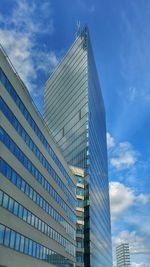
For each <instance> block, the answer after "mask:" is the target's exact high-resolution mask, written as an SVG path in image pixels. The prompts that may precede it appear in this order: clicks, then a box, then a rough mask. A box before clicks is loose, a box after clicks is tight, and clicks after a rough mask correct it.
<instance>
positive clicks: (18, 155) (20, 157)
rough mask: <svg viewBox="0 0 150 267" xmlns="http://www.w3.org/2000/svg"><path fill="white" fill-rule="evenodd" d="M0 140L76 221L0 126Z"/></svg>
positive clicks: (73, 220) (69, 210) (74, 217)
mask: <svg viewBox="0 0 150 267" xmlns="http://www.w3.org/2000/svg"><path fill="white" fill-rule="evenodd" d="M0 140H1V141H2V142H3V143H4V144H5V146H6V147H7V148H8V149H9V150H10V151H11V152H12V153H13V155H15V157H16V158H17V159H18V160H19V161H20V162H21V163H22V164H23V166H24V167H25V168H26V169H27V170H28V171H29V172H30V173H31V174H32V175H33V177H34V178H35V179H36V180H37V181H38V182H39V183H40V184H41V185H42V186H43V188H44V189H45V190H46V191H48V192H49V193H50V195H52V196H53V198H54V199H55V200H56V201H57V202H58V203H59V204H60V206H61V207H62V208H63V209H64V210H65V211H66V213H67V215H68V217H69V218H70V219H71V221H72V222H73V223H75V222H76V215H75V213H74V212H73V211H72V210H71V209H70V208H69V206H68V205H66V203H65V202H64V201H63V200H62V199H61V198H60V196H59V195H58V194H57V193H56V191H55V190H54V189H53V187H52V186H51V185H50V183H49V182H48V181H47V180H46V179H45V177H44V176H43V175H42V174H41V173H40V172H39V171H38V169H37V168H36V167H35V166H34V165H33V163H32V162H31V161H30V160H29V159H28V158H27V157H26V156H25V154H24V153H23V152H22V150H21V149H20V148H19V147H18V146H17V145H16V144H15V142H14V141H13V140H12V139H11V138H10V136H9V135H8V134H7V133H6V132H5V131H4V130H3V129H2V128H0Z"/></svg>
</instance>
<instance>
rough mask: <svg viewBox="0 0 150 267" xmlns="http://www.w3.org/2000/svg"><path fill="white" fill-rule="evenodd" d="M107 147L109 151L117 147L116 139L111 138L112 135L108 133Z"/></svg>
mask: <svg viewBox="0 0 150 267" xmlns="http://www.w3.org/2000/svg"><path fill="white" fill-rule="evenodd" d="M106 137H107V147H108V149H110V148H112V147H114V146H115V140H114V138H113V137H112V136H111V134H110V133H107V136H106Z"/></svg>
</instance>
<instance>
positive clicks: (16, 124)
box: [0, 97, 76, 208]
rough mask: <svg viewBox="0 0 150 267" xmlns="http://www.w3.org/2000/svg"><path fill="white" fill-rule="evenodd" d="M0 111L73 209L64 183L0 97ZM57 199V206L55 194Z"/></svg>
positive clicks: (72, 202)
mask: <svg viewBox="0 0 150 267" xmlns="http://www.w3.org/2000/svg"><path fill="white" fill-rule="evenodd" d="M0 110H2V112H3V113H4V115H5V116H6V118H7V119H8V120H9V122H10V123H11V124H12V125H13V127H14V128H15V129H16V131H17V132H18V134H19V135H20V136H21V137H22V138H23V140H24V141H25V143H26V144H27V146H28V147H29V148H30V149H31V150H32V152H33V153H34V154H35V156H36V157H37V158H38V159H39V161H40V162H41V164H42V165H43V166H44V168H45V169H46V170H47V171H48V172H49V174H50V175H51V177H52V178H53V179H54V181H55V182H57V184H59V186H60V187H61V189H62V190H63V192H65V194H66V196H67V198H68V201H69V203H70V204H71V205H73V206H74V207H75V206H76V200H75V198H74V197H73V196H72V194H71V193H70V192H69V190H68V189H67V188H66V186H65V185H64V183H62V181H61V179H60V177H59V176H58V175H57V173H56V171H55V170H54V169H53V168H52V167H51V165H50V164H49V163H48V161H47V160H46V158H45V157H44V156H43V154H42V153H41V151H40V150H39V149H38V147H37V146H36V145H35V143H34V142H33V140H32V139H31V138H30V136H29V135H28V134H27V132H26V131H25V129H24V128H23V127H22V125H21V124H20V123H19V121H18V120H17V119H16V117H15V116H14V114H13V113H12V112H11V110H10V109H9V107H8V106H7V104H6V103H5V101H4V100H3V99H2V98H1V97H0ZM52 190H54V188H52ZM54 191H55V190H54ZM56 194H57V193H56V191H55V194H54V195H56ZM52 195H53V194H52ZM57 199H58V200H59V204H60V203H63V200H62V198H61V197H60V196H59V195H58V194H57ZM63 208H64V207H63Z"/></svg>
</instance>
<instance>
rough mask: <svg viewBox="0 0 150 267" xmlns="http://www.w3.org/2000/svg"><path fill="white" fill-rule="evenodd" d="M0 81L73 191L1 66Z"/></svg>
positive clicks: (51, 150) (65, 174)
mask: <svg viewBox="0 0 150 267" xmlns="http://www.w3.org/2000/svg"><path fill="white" fill-rule="evenodd" d="M0 81H1V82H2V83H3V85H4V87H5V88H6V90H7V91H8V93H9V94H10V95H11V97H12V99H13V100H14V102H15V104H16V105H17V106H18V108H19V109H20V111H21V112H22V114H23V115H24V117H25V118H26V120H27V121H28V123H29V124H30V126H31V128H32V129H33V130H34V132H35V133H36V135H37V136H38V138H39V140H40V141H41V142H42V144H43V145H44V147H45V148H46V150H47V152H48V153H49V155H50V156H51V157H52V159H53V161H54V162H55V164H56V165H57V166H58V168H59V169H60V171H61V172H62V174H63V175H64V177H65V178H66V180H67V182H68V185H69V186H70V189H71V190H72V191H73V192H74V193H75V188H76V185H75V184H74V182H73V181H72V180H71V178H70V176H69V175H68V173H67V172H66V170H65V168H64V167H63V165H62V163H61V162H60V160H59V159H58V157H57V155H56V154H55V153H54V151H53V149H52V148H51V146H50V145H49V143H48V142H47V140H46V138H45V137H44V135H43V134H42V132H41V131H40V129H39V127H38V126H37V124H36V122H35V121H34V120H33V118H32V116H31V115H30V113H29V111H28V110H27V108H26V107H25V105H24V104H23V102H22V101H21V99H20V97H19V96H18V94H17V93H16V91H15V89H14V87H13V86H12V84H11V83H10V81H9V80H8V78H7V77H6V75H5V73H4V72H3V71H2V69H1V68H0Z"/></svg>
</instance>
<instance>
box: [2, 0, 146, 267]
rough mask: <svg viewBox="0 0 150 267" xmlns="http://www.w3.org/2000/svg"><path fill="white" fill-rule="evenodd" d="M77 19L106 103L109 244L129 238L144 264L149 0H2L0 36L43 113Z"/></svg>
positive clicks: (138, 263)
mask: <svg viewBox="0 0 150 267" xmlns="http://www.w3.org/2000/svg"><path fill="white" fill-rule="evenodd" d="M77 20H80V22H81V26H84V25H85V24H87V25H88V27H89V30H90V35H91V41H92V45H93V50H94V55H95V60H96V65H97V70H98V74H99V78H100V83H101V87H102V92H103V96H104V101H105V106H106V115H107V131H108V133H107V140H108V155H109V178H110V198H111V211H112V237H113V238H112V239H113V244H114V247H115V245H116V244H118V243H119V242H129V243H130V247H131V261H132V267H143V266H145V267H148V266H150V264H149V262H150V223H149V221H150V155H149V152H150V145H149V135H150V123H149V119H150V108H149V106H150V52H149V47H150V30H149V25H150V1H149V0H132V1H131V0H126V1H120V0H116V1H112V0H93V1H92V0H91V1H90V0H76V1H72V0H63V1H62V0H57V1H56V0H43V1H40V0H30V1H29V0H22V1H19V0H1V1H0V41H1V43H2V45H3V47H4V49H5V50H6V52H7V53H8V55H9V57H10V59H11V60H12V62H13V64H14V66H15V68H16V69H17V71H18V73H19V74H20V76H21V78H22V79H23V81H24V82H25V84H26V86H27V87H28V89H29V91H30V93H31V95H32V97H33V99H34V101H35V103H36V105H37V106H38V109H39V110H40V111H41V113H42V112H43V88H44V82H45V81H46V79H47V78H48V76H49V75H50V73H51V72H52V71H53V69H54V68H55V67H56V65H57V64H58V62H59V61H60V60H61V58H62V57H63V55H64V54H65V52H66V51H67V49H68V48H69V46H70V45H71V43H72V42H73V40H74V38H75V32H76V22H77ZM114 261H115V259H114Z"/></svg>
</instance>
